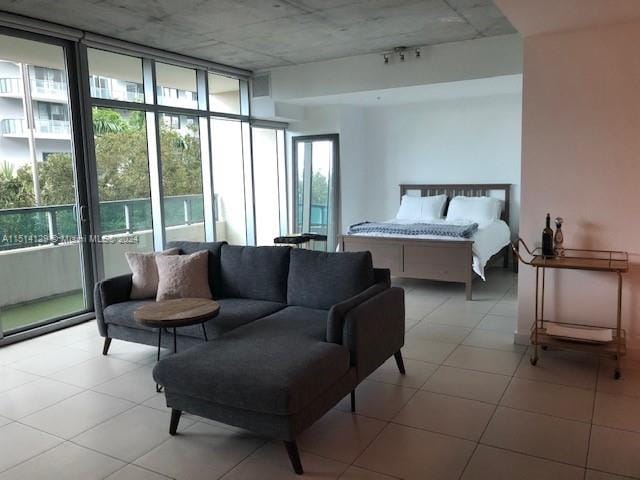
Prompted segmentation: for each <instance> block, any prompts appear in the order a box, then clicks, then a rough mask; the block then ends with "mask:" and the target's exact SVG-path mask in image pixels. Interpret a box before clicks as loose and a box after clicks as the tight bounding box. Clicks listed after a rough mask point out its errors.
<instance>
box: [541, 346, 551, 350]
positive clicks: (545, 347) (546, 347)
mask: <svg viewBox="0 0 640 480" xmlns="http://www.w3.org/2000/svg"><path fill="white" fill-rule="evenodd" d="M540 348H542V350H545V351H546V350H547V349H548V348H549V345H541V346H540Z"/></svg>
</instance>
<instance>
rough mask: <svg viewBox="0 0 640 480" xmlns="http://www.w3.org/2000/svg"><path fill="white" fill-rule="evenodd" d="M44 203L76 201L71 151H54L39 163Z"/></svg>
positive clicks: (66, 203) (62, 203) (58, 203)
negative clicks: (44, 160)
mask: <svg viewBox="0 0 640 480" xmlns="http://www.w3.org/2000/svg"><path fill="white" fill-rule="evenodd" d="M38 179H39V180H40V196H41V198H42V205H68V204H70V203H75V197H76V195H75V185H74V181H73V162H72V160H71V154H69V153H54V154H51V155H49V156H48V157H47V161H46V162H39V163H38Z"/></svg>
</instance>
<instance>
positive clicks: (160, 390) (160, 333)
mask: <svg viewBox="0 0 640 480" xmlns="http://www.w3.org/2000/svg"><path fill="white" fill-rule="evenodd" d="M160 345H162V327H161V328H159V329H158V354H157V355H156V362H159V361H160ZM156 392H157V393H160V392H162V385H158V384H157V383H156Z"/></svg>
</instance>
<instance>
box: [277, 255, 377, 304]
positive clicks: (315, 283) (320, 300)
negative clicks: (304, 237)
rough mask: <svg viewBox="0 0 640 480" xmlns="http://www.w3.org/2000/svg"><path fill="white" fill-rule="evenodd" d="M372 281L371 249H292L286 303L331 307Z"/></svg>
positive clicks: (358, 291) (364, 287)
mask: <svg viewBox="0 0 640 480" xmlns="http://www.w3.org/2000/svg"><path fill="white" fill-rule="evenodd" d="M373 283H374V273H373V262H372V260H371V253H370V252H340V253H325V252H314V251H312V250H303V249H293V250H292V251H291V261H290V264H289V280H288V287H287V303H288V304H289V305H299V306H302V307H309V308H321V309H325V310H328V309H329V308H331V307H332V306H333V305H335V304H336V303H340V302H342V301H344V300H346V299H348V298H351V297H353V296H354V295H357V294H358V293H360V292H362V291H363V290H366V289H367V288H369V287H370V286H371V285H373Z"/></svg>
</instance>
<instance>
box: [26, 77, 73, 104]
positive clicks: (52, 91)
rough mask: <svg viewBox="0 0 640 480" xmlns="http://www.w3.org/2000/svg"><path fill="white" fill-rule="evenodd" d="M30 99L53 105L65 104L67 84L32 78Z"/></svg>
mask: <svg viewBox="0 0 640 480" xmlns="http://www.w3.org/2000/svg"><path fill="white" fill-rule="evenodd" d="M31 98H32V99H33V100H40V101H45V102H53V103H67V101H68V94H67V83H66V82H59V81H56V80H49V79H41V78H32V79H31Z"/></svg>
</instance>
